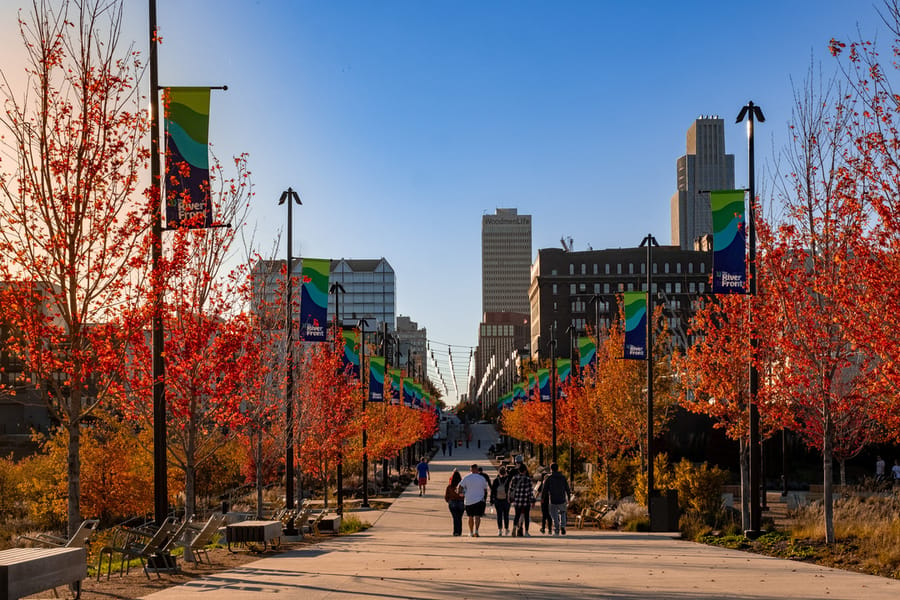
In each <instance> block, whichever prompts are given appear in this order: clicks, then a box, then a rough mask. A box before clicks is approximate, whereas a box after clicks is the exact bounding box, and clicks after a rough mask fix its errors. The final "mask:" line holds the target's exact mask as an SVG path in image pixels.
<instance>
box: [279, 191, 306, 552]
mask: <svg viewBox="0 0 900 600" xmlns="http://www.w3.org/2000/svg"><path fill="white" fill-rule="evenodd" d="M295 202H296V203H297V204H303V203H302V202H300V196H299V194H297V192H295V191H294V190H293V188H288V189H286V190H285V191H283V192H282V193H281V198H279V199H278V205H279V206H281V205H282V204H285V203H287V262H286V263H285V298H286V300H285V303H284V306H285V309H284V331H285V344H286V346H285V371H286V373H285V385H284V421H285V442H284V495H285V507H286V508H287V510H288V514H293V510H292V509H293V508H294V316H293V314H292V312H291V309H292V306H291V305H292V304H293V300H294V298H293V296H294V294H293V291H294V290H293V281H292V279H293V277H292V276H293V266H294V264H293V263H294V258H293V256H292V254H293V250H294V247H293V246H294V239H293V229H294V227H293V223H294V220H293V212H292V210H291V208H292V207H293V205H294V203H295ZM284 534H285V535H297V528H296V527H295V525H294V518H293V517H291V518H290V520H289V521H288V523H287V525H286V526H285V528H284Z"/></svg>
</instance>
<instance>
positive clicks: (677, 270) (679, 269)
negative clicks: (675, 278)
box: [675, 263, 681, 273]
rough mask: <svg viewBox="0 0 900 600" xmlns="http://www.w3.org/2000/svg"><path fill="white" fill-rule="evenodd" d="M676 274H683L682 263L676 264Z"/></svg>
mask: <svg viewBox="0 0 900 600" xmlns="http://www.w3.org/2000/svg"><path fill="white" fill-rule="evenodd" d="M675 272H676V273H681V263H675Z"/></svg>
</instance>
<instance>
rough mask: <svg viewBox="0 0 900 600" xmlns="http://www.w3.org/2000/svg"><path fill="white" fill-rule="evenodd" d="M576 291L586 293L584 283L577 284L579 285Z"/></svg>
mask: <svg viewBox="0 0 900 600" xmlns="http://www.w3.org/2000/svg"><path fill="white" fill-rule="evenodd" d="M578 291H579V292H586V291H587V284H586V283H579V284H578Z"/></svg>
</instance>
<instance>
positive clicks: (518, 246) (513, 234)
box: [481, 208, 531, 314]
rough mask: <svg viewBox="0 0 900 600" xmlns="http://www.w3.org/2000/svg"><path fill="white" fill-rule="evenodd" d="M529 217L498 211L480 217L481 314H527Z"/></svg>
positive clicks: (529, 250)
mask: <svg viewBox="0 0 900 600" xmlns="http://www.w3.org/2000/svg"><path fill="white" fill-rule="evenodd" d="M530 269H531V215H520V214H518V210H517V209H515V208H498V209H497V212H496V214H493V215H484V216H482V217H481V310H482V312H483V313H495V312H516V313H526V314H527V313H528V283H529V277H530Z"/></svg>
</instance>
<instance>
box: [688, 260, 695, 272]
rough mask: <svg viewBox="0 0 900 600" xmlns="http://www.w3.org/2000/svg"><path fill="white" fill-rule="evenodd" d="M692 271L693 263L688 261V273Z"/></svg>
mask: <svg viewBox="0 0 900 600" xmlns="http://www.w3.org/2000/svg"><path fill="white" fill-rule="evenodd" d="M693 272H694V263H692V262H689V263H688V273H693Z"/></svg>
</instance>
